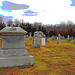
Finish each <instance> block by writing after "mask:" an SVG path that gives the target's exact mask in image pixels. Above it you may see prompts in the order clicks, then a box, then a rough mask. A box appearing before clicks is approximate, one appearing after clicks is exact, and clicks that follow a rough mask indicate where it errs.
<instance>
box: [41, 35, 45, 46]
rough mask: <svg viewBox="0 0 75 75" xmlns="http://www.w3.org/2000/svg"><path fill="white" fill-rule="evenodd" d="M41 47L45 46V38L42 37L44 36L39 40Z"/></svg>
mask: <svg viewBox="0 0 75 75" xmlns="http://www.w3.org/2000/svg"><path fill="white" fill-rule="evenodd" d="M41 45H42V46H44V45H45V37H44V36H43V37H42V38H41Z"/></svg>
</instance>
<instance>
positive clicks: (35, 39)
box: [31, 34, 40, 48]
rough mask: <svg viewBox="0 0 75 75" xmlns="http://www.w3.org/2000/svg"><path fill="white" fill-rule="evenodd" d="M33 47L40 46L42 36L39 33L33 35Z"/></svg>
mask: <svg viewBox="0 0 75 75" xmlns="http://www.w3.org/2000/svg"><path fill="white" fill-rule="evenodd" d="M31 48H40V38H39V35H37V34H36V35H34V37H33V44H32V46H31Z"/></svg>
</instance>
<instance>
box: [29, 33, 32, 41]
mask: <svg viewBox="0 0 75 75" xmlns="http://www.w3.org/2000/svg"><path fill="white" fill-rule="evenodd" d="M31 39H32V38H31V32H30V33H29V40H31Z"/></svg>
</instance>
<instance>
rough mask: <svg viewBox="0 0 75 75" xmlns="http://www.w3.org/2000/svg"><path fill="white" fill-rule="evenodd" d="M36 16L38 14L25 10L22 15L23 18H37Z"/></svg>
mask: <svg viewBox="0 0 75 75" xmlns="http://www.w3.org/2000/svg"><path fill="white" fill-rule="evenodd" d="M37 15H38V12H34V11H31V10H27V11H25V12H24V14H23V16H37Z"/></svg>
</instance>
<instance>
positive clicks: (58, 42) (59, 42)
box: [57, 34, 61, 44]
mask: <svg viewBox="0 0 75 75" xmlns="http://www.w3.org/2000/svg"><path fill="white" fill-rule="evenodd" d="M60 37H61V35H60V34H59V35H58V41H57V44H61V41H60Z"/></svg>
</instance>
